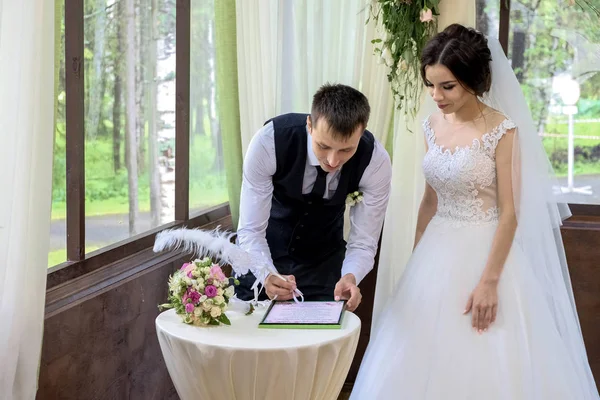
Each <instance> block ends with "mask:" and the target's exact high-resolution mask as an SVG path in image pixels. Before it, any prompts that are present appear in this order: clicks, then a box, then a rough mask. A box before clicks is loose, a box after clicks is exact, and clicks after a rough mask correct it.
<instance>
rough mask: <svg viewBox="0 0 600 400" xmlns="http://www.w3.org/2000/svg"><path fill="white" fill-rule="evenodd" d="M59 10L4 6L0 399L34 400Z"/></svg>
mask: <svg viewBox="0 0 600 400" xmlns="http://www.w3.org/2000/svg"><path fill="white" fill-rule="evenodd" d="M53 71H54V2H53V1H48V0H18V1H15V0H0V90H1V91H2V93H1V96H0V126H2V129H1V130H0V132H1V133H0V135H1V138H2V146H0V187H1V188H2V189H3V193H2V196H0V324H1V325H2V327H1V328H0V360H2V367H1V368H0V398H1V399H18V400H21V399H34V398H35V393H36V388H37V373H38V367H39V360H40V351H41V343H42V332H43V320H44V299H45V293H46V271H47V265H48V243H49V237H50V236H49V232H50V209H51V190H52V148H53V135H54V129H53V110H54V81H53V79H54V73H53Z"/></svg>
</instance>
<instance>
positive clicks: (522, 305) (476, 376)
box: [351, 24, 599, 400]
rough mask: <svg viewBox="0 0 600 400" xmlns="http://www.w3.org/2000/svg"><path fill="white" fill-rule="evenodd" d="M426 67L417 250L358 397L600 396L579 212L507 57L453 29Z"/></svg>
mask: <svg viewBox="0 0 600 400" xmlns="http://www.w3.org/2000/svg"><path fill="white" fill-rule="evenodd" d="M421 62H422V67H421V73H422V77H423V80H424V82H425V85H426V86H427V89H428V91H429V94H430V96H431V98H432V99H433V100H434V101H435V103H436V104H437V106H438V108H439V112H436V113H434V114H432V115H431V116H430V117H429V118H427V120H426V121H425V122H424V124H423V129H424V133H425V142H426V145H427V152H426V155H425V158H424V160H423V171H424V174H425V178H426V182H427V183H426V189H425V194H424V196H423V200H422V203H421V207H420V209H419V216H418V223H417V228H416V239H415V248H414V251H413V254H412V257H411V259H410V260H409V262H408V265H407V267H406V270H405V272H404V274H403V276H402V278H401V280H400V282H399V283H398V285H397V287H396V289H395V291H394V294H393V295H392V296H391V297H390V299H389V300H388V301H387V304H386V306H385V308H384V311H383V313H382V314H381V316H380V318H379V319H378V320H377V321H376V326H375V328H374V330H373V335H372V336H371V343H370V344H369V347H368V349H367V352H366V354H365V357H364V359H363V362H362V364H361V368H360V371H359V374H358V377H357V380H356V383H355V386H354V390H353V392H352V395H351V399H355V400H356V399H360V400H370V399H382V400H387V399H403V400H404V399H406V400H427V399H448V400H465V399H486V400H490V399H503V400H516V399H522V400H550V399H561V400H563V399H564V400H570V399H577V400H586V399H599V395H598V390H597V389H596V385H595V383H594V378H593V377H592V374H591V371H590V367H589V364H588V360H587V356H586V352H585V346H584V343H583V339H582V336H581V331H580V327H579V321H578V318H577V313H576V309H575V303H574V300H573V293H572V289H571V283H570V279H569V274H568V270H567V265H566V260H565V255H564V249H563V246H562V240H561V237H560V224H561V217H563V218H564V217H566V216H568V210H567V209H566V207H563V209H561V207H560V206H559V205H558V204H557V203H556V201H555V200H554V198H553V194H552V181H551V178H552V175H550V174H549V173H548V172H551V168H550V165H549V163H548V160H547V157H546V155H545V153H544V149H543V147H542V144H541V141H540V140H539V137H538V136H537V134H536V130H535V128H534V125H533V121H532V120H531V116H530V114H529V111H528V108H527V104H526V102H525V99H524V97H523V94H522V92H521V89H520V87H519V84H518V82H517V80H516V78H515V76H514V74H513V72H512V70H511V68H510V66H509V64H508V61H507V59H506V57H505V56H504V53H503V52H502V49H501V48H500V46H499V44H498V43H497V41H494V42H492V41H490V46H489V47H488V42H487V40H486V38H485V37H484V36H483V35H482V34H480V33H478V32H476V31H475V30H473V29H468V28H465V27H463V26H461V25H456V24H455V25H451V26H449V27H448V28H447V29H446V30H444V31H443V32H442V33H440V34H438V35H437V36H435V37H434V38H433V39H432V40H431V41H430V42H429V43H428V45H427V46H426V48H425V49H424V51H423V55H422V57H421ZM561 213H562V214H561Z"/></svg>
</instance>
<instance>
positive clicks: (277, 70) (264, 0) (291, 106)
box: [236, 0, 392, 154]
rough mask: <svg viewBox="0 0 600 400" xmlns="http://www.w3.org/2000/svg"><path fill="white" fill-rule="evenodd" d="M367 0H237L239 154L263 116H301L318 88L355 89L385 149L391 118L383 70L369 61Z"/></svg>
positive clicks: (370, 27) (375, 59) (374, 59)
mask: <svg viewBox="0 0 600 400" xmlns="http://www.w3.org/2000/svg"><path fill="white" fill-rule="evenodd" d="M368 15H369V0H327V1H322V0H294V1H285V0H237V1H236V24H237V25H236V26H237V38H238V40H237V53H238V85H239V97H240V120H241V121H240V122H241V136H242V150H243V153H244V154H245V152H246V149H247V147H248V143H249V142H250V139H251V138H252V136H253V135H254V133H255V132H256V131H257V130H258V129H259V128H260V127H261V126H262V125H263V124H264V122H265V121H266V120H268V119H269V118H271V117H273V116H275V115H278V114H282V113H287V112H309V111H310V105H311V102H312V96H313V94H314V92H315V91H316V90H317V89H318V88H319V87H320V86H321V85H322V84H323V83H325V82H331V83H343V84H347V85H350V86H353V87H355V88H357V89H358V90H360V91H362V92H363V93H364V94H365V95H366V96H367V97H368V99H369V102H370V104H371V110H372V112H371V119H370V121H369V127H368V128H369V130H370V131H371V132H373V134H374V135H375V136H376V137H377V139H379V141H381V142H382V143H383V144H384V145H385V141H386V139H387V133H388V131H389V127H390V123H391V117H392V97H391V92H390V89H389V83H388V81H387V68H386V67H385V65H383V64H379V60H378V57H376V56H374V55H373V45H372V44H371V40H372V39H373V38H374V37H375V26H374V23H373V22H372V21H370V22H369V24H365V22H366V20H367V17H368Z"/></svg>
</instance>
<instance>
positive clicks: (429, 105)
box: [373, 0, 476, 327]
mask: <svg viewBox="0 0 600 400" xmlns="http://www.w3.org/2000/svg"><path fill="white" fill-rule="evenodd" d="M475 17H476V4H475V0H456V1H441V2H440V17H439V19H438V30H440V31H442V30H444V29H445V28H446V27H447V26H448V25H450V24H453V23H460V24H463V25H466V26H473V27H474V26H475ZM416 23H420V22H419V21H416ZM435 110H436V107H435V104H434V103H433V102H432V101H431V99H430V98H429V97H428V96H427V94H426V93H423V94H422V97H421V107H420V110H419V114H418V116H417V118H416V119H410V120H406V119H405V118H404V117H403V116H402V115H398V114H400V113H397V114H396V117H395V118H394V161H393V165H392V169H393V172H392V191H391V194H390V202H389V205H388V210H387V214H386V218H385V225H384V230H383V237H382V243H381V254H380V258H379V270H378V273H377V288H376V290H375V305H374V309H373V318H374V320H375V322H376V319H377V316H378V315H379V313H380V312H381V309H382V308H383V307H384V305H385V302H386V301H387V299H388V298H389V296H390V294H391V293H392V291H393V289H394V287H395V285H396V283H397V282H398V279H400V276H402V273H403V272H404V266H405V264H406V262H407V261H408V259H409V257H410V255H411V253H412V248H413V244H414V238H415V227H416V225H417V214H418V211H419V205H420V202H421V197H422V195H423V190H424V188H425V179H424V177H423V173H422V170H421V161H422V160H423V156H424V154H425V142H424V138H423V130H422V128H421V123H422V121H423V120H424V119H425V118H426V117H427V116H428V115H429V114H431V113H432V112H434V111H435ZM374 326H375V324H373V327H374Z"/></svg>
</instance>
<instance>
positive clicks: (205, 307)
mask: <svg viewBox="0 0 600 400" xmlns="http://www.w3.org/2000/svg"><path fill="white" fill-rule="evenodd" d="M211 308H212V304H210V303H209V302H208V301H205V302H204V303H202V309H203V310H204V311H210V309H211Z"/></svg>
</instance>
